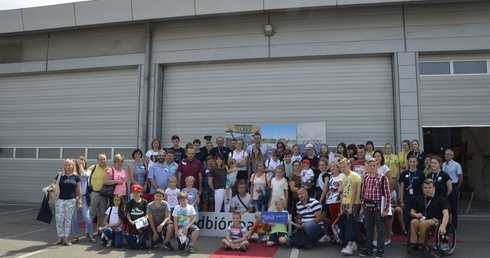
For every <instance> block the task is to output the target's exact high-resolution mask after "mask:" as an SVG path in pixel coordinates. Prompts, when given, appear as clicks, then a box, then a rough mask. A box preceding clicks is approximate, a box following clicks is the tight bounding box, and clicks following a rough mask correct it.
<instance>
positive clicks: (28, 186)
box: [0, 68, 139, 202]
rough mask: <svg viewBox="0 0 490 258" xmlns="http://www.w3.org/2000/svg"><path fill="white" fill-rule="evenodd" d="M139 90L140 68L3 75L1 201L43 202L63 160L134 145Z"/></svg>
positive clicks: (0, 91) (0, 83)
mask: <svg viewBox="0 0 490 258" xmlns="http://www.w3.org/2000/svg"><path fill="white" fill-rule="evenodd" d="M138 89H139V79H138V69H137V68H134V69H126V70H111V71H90V72H71V73H56V74H54V73H53V74H38V75H22V76H8V77H0V121H1V122H0V176H1V177H2V178H3V179H4V180H0V200H8V201H29V202H39V201H40V198H41V197H40V194H41V189H42V188H43V187H44V186H46V185H48V184H49V183H50V182H51V181H52V180H53V178H54V176H55V175H56V174H57V172H58V171H61V169H62V164H63V163H62V161H61V160H60V158H68V157H70V158H77V157H78V155H84V154H85V150H87V153H88V155H89V157H90V156H92V158H94V157H96V154H97V153H99V151H104V152H106V153H107V154H108V155H111V152H110V151H107V150H111V148H114V152H116V148H118V149H117V151H118V152H119V151H120V150H122V149H124V150H126V149H129V147H131V148H134V146H135V143H136V139H137V126H138V119H137V113H138ZM80 150H81V152H80ZM91 152H92V153H93V154H91ZM74 153H76V154H74ZM127 156H129V155H127ZM109 158H110V156H109ZM128 158H129V159H130V158H131V157H128ZM92 162H93V161H92ZM110 164H111V165H112V163H110Z"/></svg>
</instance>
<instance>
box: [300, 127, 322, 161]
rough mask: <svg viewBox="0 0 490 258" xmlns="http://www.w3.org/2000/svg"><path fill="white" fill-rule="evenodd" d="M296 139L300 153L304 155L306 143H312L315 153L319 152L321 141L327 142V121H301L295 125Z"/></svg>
mask: <svg viewBox="0 0 490 258" xmlns="http://www.w3.org/2000/svg"><path fill="white" fill-rule="evenodd" d="M297 128H298V129H297V132H296V134H297V140H298V144H299V146H300V149H301V155H303V156H304V155H306V144H309V143H310V144H313V147H314V148H315V155H318V154H319V153H320V147H321V144H322V143H326V142H327V123H326V122H314V123H302V124H298V126H297Z"/></svg>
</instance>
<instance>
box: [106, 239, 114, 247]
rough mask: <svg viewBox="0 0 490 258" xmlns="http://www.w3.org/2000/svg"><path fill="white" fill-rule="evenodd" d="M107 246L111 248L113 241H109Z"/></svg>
mask: <svg viewBox="0 0 490 258" xmlns="http://www.w3.org/2000/svg"><path fill="white" fill-rule="evenodd" d="M105 246H106V247H111V246H112V239H109V240H107V244H106V245H105Z"/></svg>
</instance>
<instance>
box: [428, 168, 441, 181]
mask: <svg viewBox="0 0 490 258" xmlns="http://www.w3.org/2000/svg"><path fill="white" fill-rule="evenodd" d="M439 173H441V171H439V172H437V175H436V177H433V176H432V175H431V176H430V177H431V178H432V181H434V183H435V182H436V179H437V177H438V176H439ZM432 174H434V173H432Z"/></svg>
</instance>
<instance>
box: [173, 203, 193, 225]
mask: <svg viewBox="0 0 490 258" xmlns="http://www.w3.org/2000/svg"><path fill="white" fill-rule="evenodd" d="M172 216H174V217H177V223H178V226H179V228H183V227H185V226H187V225H189V222H190V221H191V216H196V210H195V209H194V207H192V205H189V204H187V205H186V206H185V207H182V206H180V205H178V206H175V208H174V212H173V213H172ZM194 220H195V218H194Z"/></svg>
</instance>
